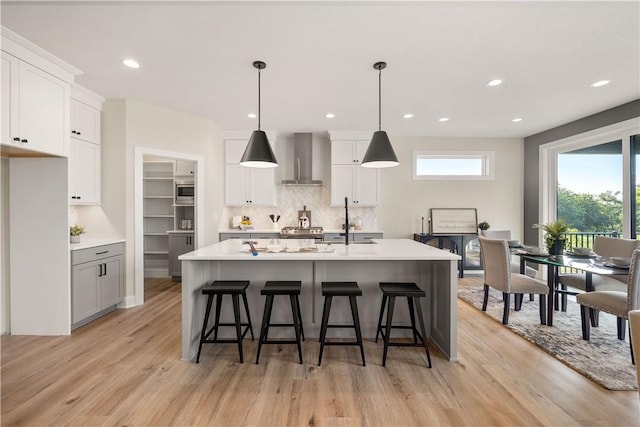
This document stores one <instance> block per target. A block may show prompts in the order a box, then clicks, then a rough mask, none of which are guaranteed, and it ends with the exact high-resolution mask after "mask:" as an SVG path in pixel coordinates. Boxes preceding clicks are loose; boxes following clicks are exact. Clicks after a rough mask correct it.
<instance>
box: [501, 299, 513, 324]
mask: <svg viewBox="0 0 640 427" xmlns="http://www.w3.org/2000/svg"><path fill="white" fill-rule="evenodd" d="M510 297H511V294H508V293H506V292H503V293H502V298H504V309H503V310H502V324H503V325H506V324H508V323H509V300H510Z"/></svg>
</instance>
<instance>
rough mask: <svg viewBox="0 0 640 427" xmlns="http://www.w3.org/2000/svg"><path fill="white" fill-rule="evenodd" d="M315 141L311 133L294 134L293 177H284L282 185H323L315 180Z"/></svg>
mask: <svg viewBox="0 0 640 427" xmlns="http://www.w3.org/2000/svg"><path fill="white" fill-rule="evenodd" d="M312 169H313V141H312V135H311V133H294V134H293V179H283V180H282V185H292V186H293V185H299V186H321V185H322V181H319V180H315V181H314V180H313V178H312V174H311V172H312Z"/></svg>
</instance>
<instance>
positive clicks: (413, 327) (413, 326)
mask: <svg viewBox="0 0 640 427" xmlns="http://www.w3.org/2000/svg"><path fill="white" fill-rule="evenodd" d="M407 305H408V306H409V317H410V318H411V332H413V343H414V344H418V336H417V334H416V316H415V314H414V312H413V297H407Z"/></svg>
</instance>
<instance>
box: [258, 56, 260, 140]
mask: <svg viewBox="0 0 640 427" xmlns="http://www.w3.org/2000/svg"><path fill="white" fill-rule="evenodd" d="M258 130H260V68H258Z"/></svg>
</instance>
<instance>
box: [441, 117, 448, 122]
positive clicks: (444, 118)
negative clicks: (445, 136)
mask: <svg viewBox="0 0 640 427" xmlns="http://www.w3.org/2000/svg"><path fill="white" fill-rule="evenodd" d="M438 121H439V122H448V121H449V117H440V118H439V119H438Z"/></svg>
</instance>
